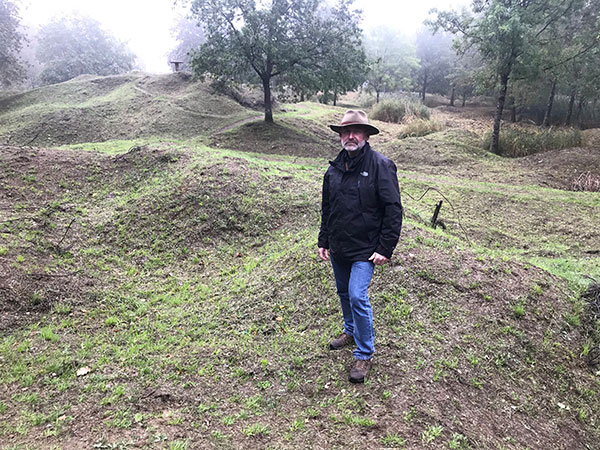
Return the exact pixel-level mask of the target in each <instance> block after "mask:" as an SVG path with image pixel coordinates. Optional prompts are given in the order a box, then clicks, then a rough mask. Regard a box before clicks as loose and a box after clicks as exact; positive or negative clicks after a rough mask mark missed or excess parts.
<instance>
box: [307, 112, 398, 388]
mask: <svg viewBox="0 0 600 450" xmlns="http://www.w3.org/2000/svg"><path fill="white" fill-rule="evenodd" d="M330 128H331V129H332V130H333V131H335V132H336V133H339V135H340V140H341V143H342V147H343V150H342V151H341V152H340V153H339V154H338V156H337V158H335V160H333V161H330V166H329V168H328V169H327V172H326V173H325V176H324V178H323V202H322V209H321V231H320V232H319V242H318V246H319V257H320V258H321V259H322V260H323V261H329V260H331V265H332V267H333V273H334V276H335V283H336V287H337V293H338V295H339V297H340V303H341V307H342V314H343V317H344V331H343V333H342V334H341V335H340V336H339V337H338V338H337V339H334V340H333V341H332V342H331V343H330V344H329V348H330V349H331V350H338V349H341V348H343V347H346V346H349V345H352V344H356V349H355V350H354V359H355V365H354V367H352V369H351V370H350V381H351V382H353V383H362V382H364V379H365V377H366V376H367V374H368V373H369V370H370V369H371V366H372V363H373V354H374V353H375V347H374V332H373V312H372V309H371V304H370V302H369V297H368V293H367V290H368V288H369V284H370V283H371V278H372V276H373V270H374V268H375V266H376V265H382V264H385V263H386V262H387V261H388V260H389V259H390V258H391V257H392V252H393V251H394V248H395V247H396V244H397V243H398V238H399V236H400V228H401V227H402V204H401V202H400V191H399V189H398V178H397V176H396V166H395V165H394V163H393V162H392V161H391V160H390V159H388V158H386V157H385V156H383V155H382V154H380V153H378V152H376V151H374V150H373V149H371V147H370V146H369V143H368V140H369V136H371V135H373V134H377V133H379V130H378V129H377V128H376V127H374V126H373V125H371V124H369V121H368V119H367V115H366V114H365V113H364V111H354V110H349V111H347V112H346V114H345V115H344V118H343V119H342V123H341V125H339V126H338V125H330Z"/></svg>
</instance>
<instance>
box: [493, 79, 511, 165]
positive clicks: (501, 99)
mask: <svg viewBox="0 0 600 450" xmlns="http://www.w3.org/2000/svg"><path fill="white" fill-rule="evenodd" d="M509 75H510V71H508V73H503V74H502V75H501V76H500V83H501V85H500V93H499V94H498V103H497V104H496V116H495V117H494V129H493V131H492V142H491V143H490V151H491V152H492V153H495V154H496V155H499V154H500V122H501V121H502V113H503V112H504V103H505V102H506V91H507V89H508V77H509Z"/></svg>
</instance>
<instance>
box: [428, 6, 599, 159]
mask: <svg viewBox="0 0 600 450" xmlns="http://www.w3.org/2000/svg"><path fill="white" fill-rule="evenodd" d="M581 11H585V13H584V14H583V15H582V14H581ZM583 17H585V18H586V20H585V21H584V22H581V20H583ZM580 18H581V20H580ZM572 22H581V23H582V24H583V23H585V24H588V25H589V26H588V27H587V28H584V30H585V31H584V32H582V33H580V39H567V38H568V37H569V32H566V30H569V29H570V30H571V33H576V34H577V33H579V31H577V29H574V28H573V27H570V26H569V24H570V23H572ZM432 25H433V27H434V28H435V29H437V28H442V29H444V30H446V31H449V32H452V33H456V34H458V35H459V36H460V39H459V40H458V49H459V51H462V52H465V51H467V50H469V49H472V48H475V49H477V51H478V53H479V55H480V56H481V61H482V63H483V67H482V71H486V72H487V73H488V74H489V75H490V76H489V77H487V81H488V82H491V83H492V84H493V85H494V86H495V87H496V88H497V107H496V115H495V119H494V129H493V132H492V137H491V142H490V149H491V151H493V152H498V150H499V135H500V123H501V119H502V113H503V110H504V105H505V101H506V96H507V92H508V88H509V81H511V80H512V81H513V83H514V81H519V80H532V81H533V80H536V81H537V82H539V79H540V77H541V76H542V75H544V76H545V77H547V79H548V80H550V83H549V84H550V86H551V91H550V96H551V98H552V99H553V97H554V92H555V89H556V82H557V79H558V76H559V69H558V68H559V67H560V66H564V65H565V64H567V63H568V62H574V61H576V60H580V59H582V56H583V55H586V54H588V55H590V54H592V53H593V52H594V51H595V49H597V47H598V43H599V38H600V34H599V31H598V26H599V25H600V23H599V18H598V6H597V2H592V1H590V0H544V1H540V2H533V1H521V0H486V1H483V0H473V2H472V6H471V12H467V11H463V12H462V13H458V12H455V11H446V12H440V13H438V16H437V20H435V21H433V22H432ZM568 41H571V43H570V42H568ZM479 80H486V77H479ZM551 105H552V103H551V100H549V109H550V110H551ZM548 120H549V118H548Z"/></svg>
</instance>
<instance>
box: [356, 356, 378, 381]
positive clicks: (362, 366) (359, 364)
mask: <svg viewBox="0 0 600 450" xmlns="http://www.w3.org/2000/svg"><path fill="white" fill-rule="evenodd" d="M371 366H373V358H371V359H365V360H361V359H357V360H356V362H355V364H354V367H353V368H352V369H350V382H351V383H364V382H365V377H366V376H367V374H368V373H369V370H370V369H371Z"/></svg>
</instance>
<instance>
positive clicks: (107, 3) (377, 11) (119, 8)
mask: <svg viewBox="0 0 600 450" xmlns="http://www.w3.org/2000/svg"><path fill="white" fill-rule="evenodd" d="M467 3H468V0H454V1H448V0H422V1H420V2H416V3H412V2H411V3H409V2H402V1H398V0H355V3H354V4H355V6H356V7H357V8H358V9H361V10H362V11H363V28H364V29H365V31H367V32H368V31H369V30H372V29H374V28H376V27H380V26H386V27H393V28H396V29H398V30H400V31H401V32H402V33H403V34H406V35H413V34H414V33H415V32H416V30H417V29H418V28H419V27H421V26H422V23H423V20H425V19H426V18H427V17H428V12H429V10H430V9H431V8H438V9H450V8H452V7H457V6H460V5H466V4H467ZM18 4H19V5H20V12H21V17H22V19H23V22H24V23H25V24H28V25H30V26H39V25H43V24H45V23H47V22H48V21H50V20H51V19H52V18H53V17H61V16H64V15H68V14H81V15H86V16H90V17H92V18H94V19H96V20H97V21H99V22H100V23H101V24H102V26H103V27H104V28H105V29H106V30H107V31H109V32H110V33H112V34H113V35H114V36H115V37H117V38H118V39H119V40H121V41H125V42H127V43H128V45H129V48H130V49H131V50H132V51H133V53H135V54H136V56H137V57H138V65H139V66H140V69H142V70H144V71H147V72H151V73H165V72H169V71H170V68H169V66H168V63H167V54H168V53H169V51H170V50H172V49H173V48H174V47H175V46H176V40H175V38H174V36H173V33H172V28H173V26H174V25H175V23H176V22H177V21H178V19H179V18H181V17H182V16H184V15H185V13H186V11H185V10H184V9H183V8H182V7H181V6H179V7H177V6H174V1H173V0H155V1H151V2H149V1H147V0H104V1H102V2H98V1H91V0H53V1H51V2H49V1H48V0H21V1H20V2H19V3H18Z"/></svg>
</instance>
